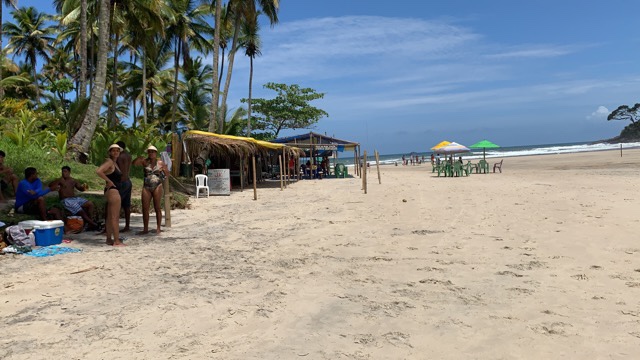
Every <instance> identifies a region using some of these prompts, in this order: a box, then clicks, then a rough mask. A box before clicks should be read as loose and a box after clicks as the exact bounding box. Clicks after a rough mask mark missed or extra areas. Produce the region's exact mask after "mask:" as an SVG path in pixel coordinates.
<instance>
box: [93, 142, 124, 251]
mask: <svg viewBox="0 0 640 360" xmlns="http://www.w3.org/2000/svg"><path fill="white" fill-rule="evenodd" d="M121 149H122V148H121V147H120V146H119V145H118V144H113V145H111V146H109V157H108V158H107V159H106V160H105V161H104V163H102V165H100V167H99V168H98V170H96V174H97V175H98V176H99V177H100V178H102V179H103V180H104V181H105V187H104V197H105V199H106V200H107V212H106V221H105V230H106V234H107V245H113V246H124V244H123V243H122V242H121V241H120V225H119V222H120V191H119V190H118V189H119V186H120V182H121V181H122V180H121V179H122V172H121V171H120V168H119V167H118V164H117V163H116V161H117V160H118V156H119V155H120V150H121Z"/></svg>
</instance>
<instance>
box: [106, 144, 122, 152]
mask: <svg viewBox="0 0 640 360" xmlns="http://www.w3.org/2000/svg"><path fill="white" fill-rule="evenodd" d="M111 149H118V150H120V151H122V148H121V147H120V145H118V144H111V146H109V151H111Z"/></svg>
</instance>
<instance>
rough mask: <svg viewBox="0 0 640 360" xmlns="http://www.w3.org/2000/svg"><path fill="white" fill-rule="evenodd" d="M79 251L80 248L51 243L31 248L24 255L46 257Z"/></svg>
mask: <svg viewBox="0 0 640 360" xmlns="http://www.w3.org/2000/svg"><path fill="white" fill-rule="evenodd" d="M80 251H82V249H76V248H70V247H64V246H58V245H51V246H45V247H41V248H38V249H33V250H31V252H28V253H26V254H25V255H27V256H33V257H47V256H54V255H59V254H67V253H75V252H80Z"/></svg>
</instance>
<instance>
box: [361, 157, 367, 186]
mask: <svg viewBox="0 0 640 360" xmlns="http://www.w3.org/2000/svg"><path fill="white" fill-rule="evenodd" d="M362 158H363V161H362V188H363V189H364V193H365V194H366V193H367V150H365V151H364V154H363V156H362Z"/></svg>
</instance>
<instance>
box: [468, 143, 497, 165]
mask: <svg viewBox="0 0 640 360" xmlns="http://www.w3.org/2000/svg"><path fill="white" fill-rule="evenodd" d="M469 147H470V148H471V149H482V159H483V160H486V159H487V156H486V149H496V148H499V147H500V145H497V144H494V143H492V142H491V141H489V140H482V141H479V142H477V143H475V144H473V145H471V146H469Z"/></svg>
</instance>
